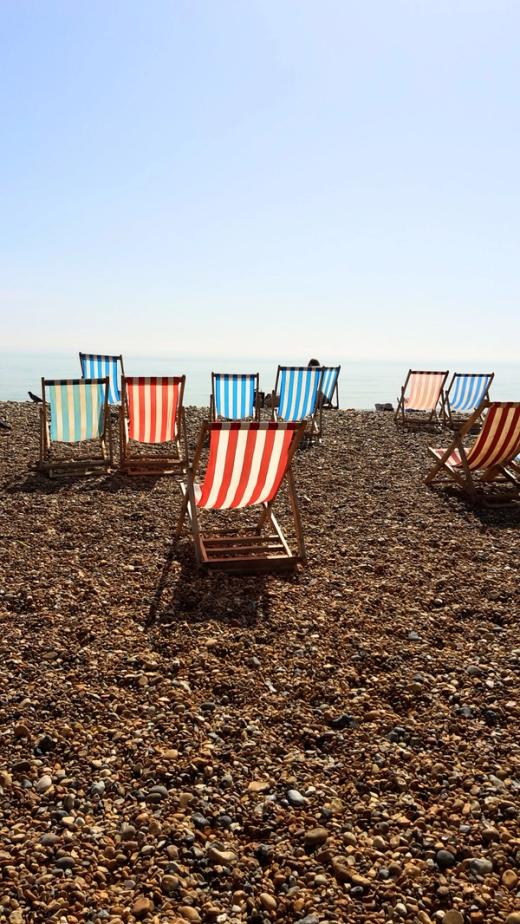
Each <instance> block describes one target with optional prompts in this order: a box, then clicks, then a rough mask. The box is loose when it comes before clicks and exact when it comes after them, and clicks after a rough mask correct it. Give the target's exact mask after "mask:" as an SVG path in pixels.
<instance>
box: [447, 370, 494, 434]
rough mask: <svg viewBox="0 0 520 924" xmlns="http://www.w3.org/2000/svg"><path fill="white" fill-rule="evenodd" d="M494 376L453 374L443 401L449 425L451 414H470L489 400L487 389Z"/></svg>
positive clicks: (467, 373) (466, 373)
mask: <svg viewBox="0 0 520 924" xmlns="http://www.w3.org/2000/svg"><path fill="white" fill-rule="evenodd" d="M494 376H495V373H494V372H485V373H480V374H479V373H474V372H454V373H453V377H452V379H451V382H450V384H449V387H448V390H447V392H446V400H445V406H446V411H447V414H448V417H449V420H450V423H453V418H452V414H453V413H457V414H465V413H472V412H473V411H475V410H476V409H477V408H478V407H479V405H480V404H482V401H484V400H486V399H487V400H489V388H490V385H491V382H492V381H493V379H494Z"/></svg>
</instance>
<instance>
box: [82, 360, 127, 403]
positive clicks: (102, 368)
mask: <svg viewBox="0 0 520 924" xmlns="http://www.w3.org/2000/svg"><path fill="white" fill-rule="evenodd" d="M79 361H80V364H81V374H82V376H83V378H84V379H95V378H98V379H99V378H104V377H105V376H108V380H109V383H110V385H109V391H108V403H109V404H119V402H120V400H121V393H120V390H119V371H121V375H124V372H125V370H124V367H123V357H122V356H101V355H99V354H97V353H80V354H79ZM118 364H119V366H120V370H119V368H118Z"/></svg>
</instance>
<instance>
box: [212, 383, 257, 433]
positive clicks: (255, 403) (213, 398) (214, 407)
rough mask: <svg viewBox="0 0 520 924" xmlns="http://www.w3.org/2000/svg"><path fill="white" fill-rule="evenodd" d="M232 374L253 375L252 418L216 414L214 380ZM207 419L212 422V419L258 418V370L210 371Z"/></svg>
mask: <svg viewBox="0 0 520 924" xmlns="http://www.w3.org/2000/svg"><path fill="white" fill-rule="evenodd" d="M233 374H235V375H245V376H247V377H248V378H249V377H254V380H255V397H254V405H253V411H254V414H253V417H252V418H248V417H243V418H239V417H222V416H220V417H219V416H217V414H216V405H215V380H216V379H217V378H218V377H219V376H222V375H233ZM209 419H210V421H212V422H213V421H216V420H240V419H242V420H249V419H251V420H256V421H258V420H260V374H259V373H258V372H255V373H252V372H244V373H232V372H212V373H211V395H210V396H209Z"/></svg>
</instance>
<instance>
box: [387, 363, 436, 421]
mask: <svg viewBox="0 0 520 924" xmlns="http://www.w3.org/2000/svg"><path fill="white" fill-rule="evenodd" d="M447 378H448V373H447V372H424V371H419V370H417V369H409V370H408V375H407V376H406V381H405V383H404V385H403V387H402V388H401V396H400V398H398V399H397V409H396V412H395V415H394V420H395V421H396V423H397V421H398V420H400V422H401V423H402V424H403V425H406V424H407V423H410V422H412V420H413V423H431V422H432V420H433V419H434V418H435V419H437V407H438V405H439V402H440V403H441V409H442V408H443V407H444V393H443V389H444V385H445V384H446V379H447ZM407 390H408V394H407ZM407 411H414V412H415V411H418V412H422V413H423V415H424V413H426V415H427V416H426V417H424V416H422V417H417V415H416V414H415V413H414V414H413V415H412V418H410V417H407V416H406V412H407Z"/></svg>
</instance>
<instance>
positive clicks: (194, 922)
mask: <svg viewBox="0 0 520 924" xmlns="http://www.w3.org/2000/svg"><path fill="white" fill-rule="evenodd" d="M179 914H180V915H181V916H182V917H183V918H184V920H185V921H190V922H191V924H201V921H202V918H201V916H200V914H199V912H198V911H197V909H196V908H192V907H191V905H181V906H180V908H179Z"/></svg>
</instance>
